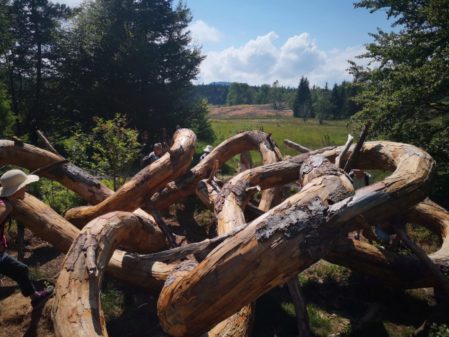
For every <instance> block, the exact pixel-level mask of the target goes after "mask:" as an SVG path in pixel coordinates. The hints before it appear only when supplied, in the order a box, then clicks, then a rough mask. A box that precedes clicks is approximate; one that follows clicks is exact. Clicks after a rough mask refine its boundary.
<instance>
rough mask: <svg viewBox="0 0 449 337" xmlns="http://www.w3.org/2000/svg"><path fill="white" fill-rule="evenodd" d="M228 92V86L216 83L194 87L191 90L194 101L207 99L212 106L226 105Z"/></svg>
mask: <svg viewBox="0 0 449 337" xmlns="http://www.w3.org/2000/svg"><path fill="white" fill-rule="evenodd" d="M228 91H229V85H225V84H216V83H211V84H201V85H195V86H194V87H193V89H192V92H193V97H194V99H196V100H201V99H207V101H208V102H209V104H213V105H224V104H226V98H227V97H228Z"/></svg>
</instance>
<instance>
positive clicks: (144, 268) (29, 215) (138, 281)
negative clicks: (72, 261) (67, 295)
mask: <svg viewBox="0 0 449 337" xmlns="http://www.w3.org/2000/svg"><path fill="white" fill-rule="evenodd" d="M11 203H12V204H13V206H14V214H13V215H14V218H15V219H17V220H18V221H20V222H21V223H22V224H23V225H25V226H26V227H27V228H29V229H30V230H31V231H32V232H33V233H34V234H35V235H37V236H39V237H40V238H42V239H44V240H46V241H48V242H49V243H50V244H52V245H53V246H54V247H55V248H56V249H58V250H59V251H61V252H63V253H65V252H67V251H68V250H69V248H70V246H71V244H72V242H73V241H74V240H75V238H76V237H77V236H78V235H79V233H80V230H79V229H78V228H76V227H75V226H73V225H72V224H71V223H70V222H68V221H67V220H66V219H64V218H63V217H62V216H60V215H59V214H58V213H56V212H55V211H54V210H53V209H51V208H50V207H48V206H47V205H46V204H44V203H43V202H41V201H40V200H38V199H37V198H35V197H33V196H32V195H29V194H26V196H25V199H24V200H11ZM125 214H129V215H128V216H127V218H123V221H126V222H127V223H129V222H133V223H134V222H135V223H136V224H140V228H141V232H140V233H139V234H138V235H137V237H136V239H135V240H134V242H133V245H132V246H127V245H125V244H123V245H122V248H124V249H130V250H131V251H134V252H139V253H151V252H155V251H160V250H163V249H165V247H167V243H166V241H165V236H164V234H163V233H162V232H161V231H160V229H159V228H158V227H157V226H156V224H155V223H154V222H153V221H152V218H150V217H145V214H142V215H139V216H138V215H137V214H134V213H133V214H131V213H125ZM136 226H137V225H136ZM137 239H139V241H137ZM173 268H174V266H169V265H166V264H163V263H156V262H154V261H150V262H148V261H146V260H144V259H143V258H142V257H141V255H139V254H135V253H127V252H124V251H120V250H117V251H116V252H115V253H114V255H113V256H112V258H111V261H110V264H109V267H108V272H109V273H110V274H111V275H112V276H114V277H116V278H117V279H120V280H122V281H124V282H127V283H130V284H134V285H138V286H143V287H149V288H159V287H161V286H162V283H163V281H164V280H165V279H166V278H167V276H168V272H169V271H171V270H172V269H173Z"/></svg>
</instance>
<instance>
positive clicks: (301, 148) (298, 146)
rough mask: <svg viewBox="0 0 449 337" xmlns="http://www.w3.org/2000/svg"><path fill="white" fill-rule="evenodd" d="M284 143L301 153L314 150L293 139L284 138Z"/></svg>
mask: <svg viewBox="0 0 449 337" xmlns="http://www.w3.org/2000/svg"><path fill="white" fill-rule="evenodd" d="M284 144H285V145H287V146H288V147H289V148H291V149H293V150H296V151H298V152H299V153H307V152H310V151H312V150H311V149H309V148H307V147H305V146H303V145H301V144H298V143H295V142H293V141H291V140H290V139H284Z"/></svg>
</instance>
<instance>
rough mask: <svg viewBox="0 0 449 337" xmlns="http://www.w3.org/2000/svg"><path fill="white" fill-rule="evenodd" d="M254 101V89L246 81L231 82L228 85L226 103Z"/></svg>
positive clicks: (249, 102)
mask: <svg viewBox="0 0 449 337" xmlns="http://www.w3.org/2000/svg"><path fill="white" fill-rule="evenodd" d="M253 102H254V91H253V88H251V87H250V86H249V85H248V84H246V83H232V84H231V86H230V87H229V91H228V97H227V99H226V104H227V105H238V104H252V103H253Z"/></svg>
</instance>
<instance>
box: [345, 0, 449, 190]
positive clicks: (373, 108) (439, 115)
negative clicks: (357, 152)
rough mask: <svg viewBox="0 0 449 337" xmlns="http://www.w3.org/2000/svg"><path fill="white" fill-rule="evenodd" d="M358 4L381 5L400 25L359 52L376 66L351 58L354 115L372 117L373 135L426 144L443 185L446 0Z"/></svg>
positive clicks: (448, 93)
mask: <svg viewBox="0 0 449 337" xmlns="http://www.w3.org/2000/svg"><path fill="white" fill-rule="evenodd" d="M356 6H357V7H364V8H367V9H369V10H371V11H372V12H374V11H377V10H385V11H386V13H387V15H388V17H389V18H394V20H395V21H394V24H396V25H398V27H399V28H400V29H399V30H398V31H396V32H390V33H387V32H384V31H382V30H378V32H377V33H375V34H372V36H373V37H374V42H373V43H370V44H369V45H367V53H366V54H365V55H363V56H364V57H367V58H370V59H373V60H376V61H377V63H378V66H377V67H375V68H367V67H362V66H358V65H357V64H355V63H352V66H351V72H352V73H353V75H354V77H355V80H356V82H357V85H358V90H360V92H359V94H358V95H357V102H358V103H360V104H361V105H362V111H361V112H360V113H358V114H357V115H356V119H354V121H359V120H360V121H364V120H367V119H370V120H372V122H373V131H374V132H375V134H376V135H378V136H380V137H386V138H388V139H392V140H396V141H403V142H408V143H412V144H415V145H417V146H420V147H423V148H425V149H426V150H427V151H428V152H430V154H432V155H433V157H434V158H435V159H436V160H437V163H438V167H437V168H438V173H439V177H440V179H441V180H440V185H439V186H440V187H442V186H443V184H442V183H441V182H442V181H443V179H446V184H447V181H449V149H448V146H447V139H448V138H449V122H448V120H449V62H448V60H449V2H448V1H447V0H420V1H406V0H363V1H359V2H358V3H357V4H356Z"/></svg>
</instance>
